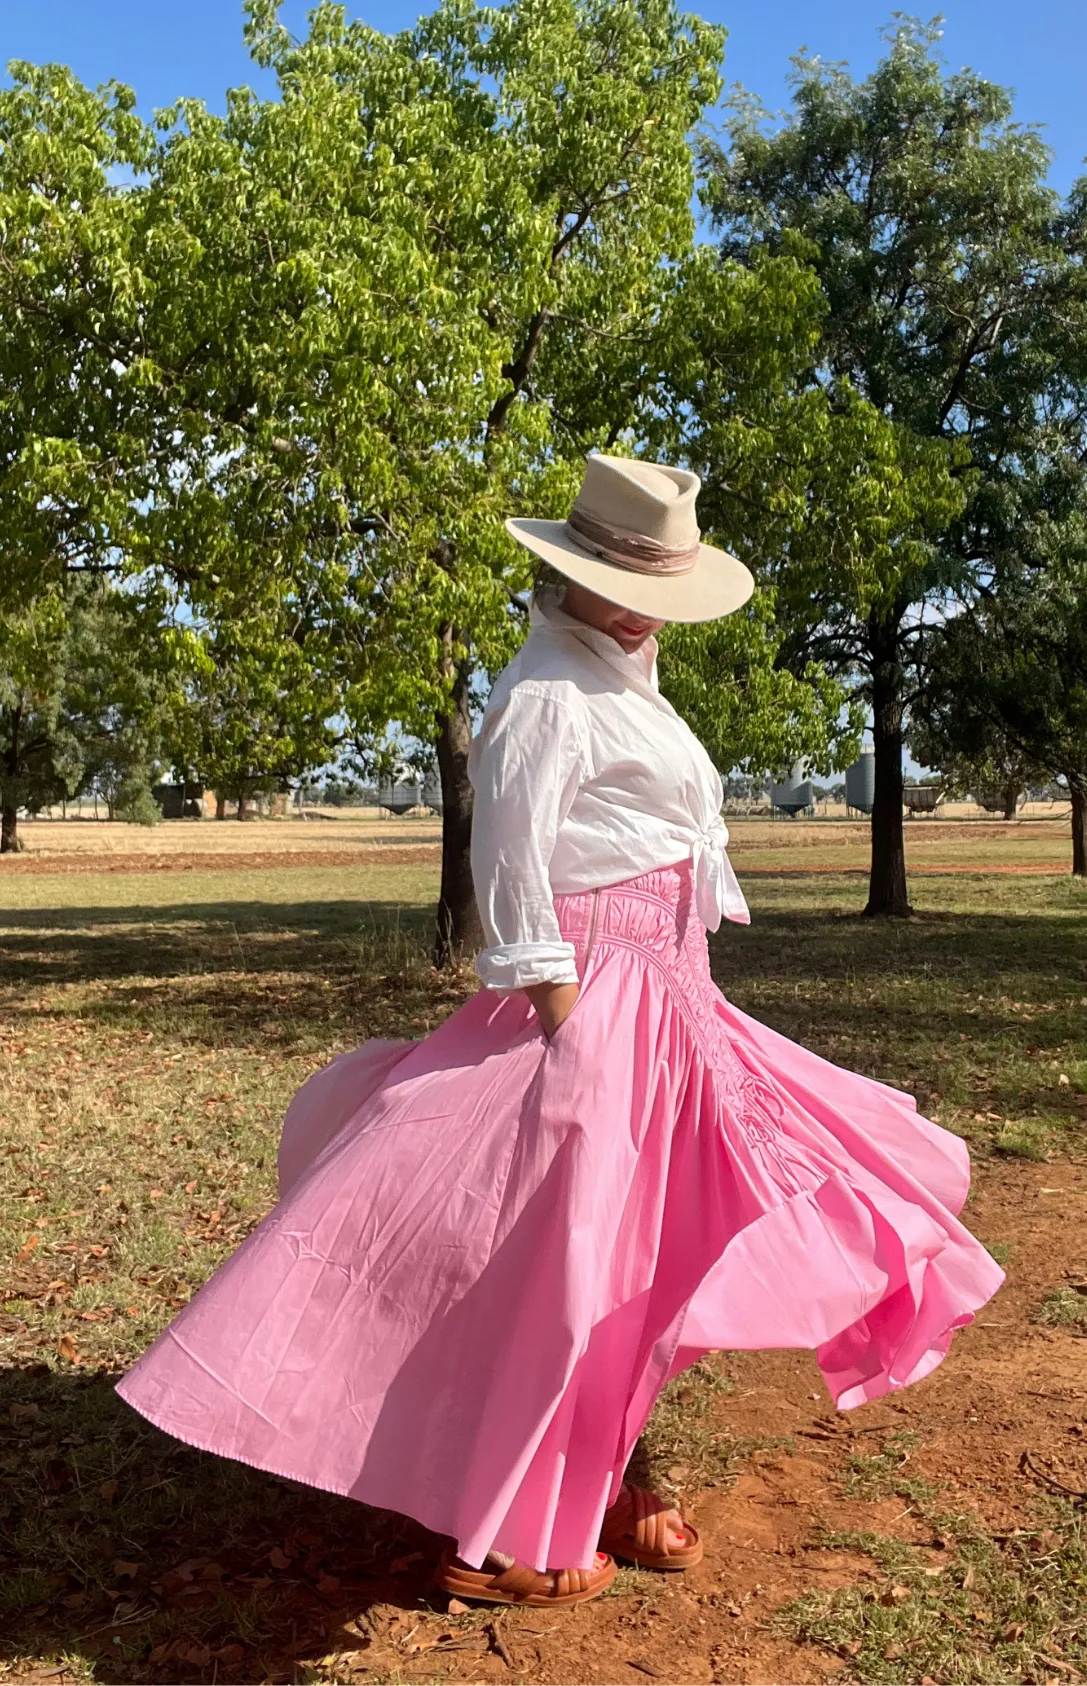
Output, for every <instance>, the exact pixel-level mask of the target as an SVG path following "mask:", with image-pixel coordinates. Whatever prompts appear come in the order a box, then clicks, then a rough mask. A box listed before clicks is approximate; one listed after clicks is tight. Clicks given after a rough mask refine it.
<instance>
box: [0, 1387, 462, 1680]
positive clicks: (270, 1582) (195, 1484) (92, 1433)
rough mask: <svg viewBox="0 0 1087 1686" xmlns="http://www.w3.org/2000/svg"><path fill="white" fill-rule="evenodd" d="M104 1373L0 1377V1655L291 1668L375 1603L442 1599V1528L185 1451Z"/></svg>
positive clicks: (171, 1670)
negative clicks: (2, 1557) (0, 1451)
mask: <svg viewBox="0 0 1087 1686" xmlns="http://www.w3.org/2000/svg"><path fill="white" fill-rule="evenodd" d="M115 1379H116V1378H115V1377H110V1376H107V1375H103V1374H98V1375H95V1376H88V1377H86V1378H83V1377H79V1376H75V1375H72V1374H64V1375H61V1374H57V1373H51V1372H49V1371H48V1370H46V1369H45V1367H44V1366H40V1367H34V1368H31V1369H26V1370H14V1371H8V1372H6V1373H4V1374H3V1376H2V1377H0V1423H2V1430H0V1439H2V1442H3V1446H4V1464H5V1468H6V1470H7V1472H8V1473H7V1474H6V1476H5V1480H4V1484H3V1488H2V1493H3V1499H2V1500H0V1512H2V1513H3V1531H4V1538H5V1544H6V1561H5V1562H4V1565H3V1574H2V1577H0V1632H2V1634H3V1639H2V1640H0V1657H4V1658H6V1659H15V1658H19V1657H24V1656H28V1655H29V1656H40V1657H47V1658H52V1657H59V1656H61V1655H63V1654H64V1653H66V1652H69V1653H71V1652H75V1653H78V1654H81V1655H82V1656H83V1657H85V1658H87V1659H88V1661H89V1662H90V1664H91V1667H92V1670H93V1675H94V1678H96V1679H102V1680H110V1681H116V1680H128V1679H133V1680H141V1681H191V1680H201V1679H208V1680H210V1679H213V1678H216V1677H218V1678H219V1679H221V1680H234V1681H248V1680H264V1679H272V1680H275V1679H280V1680H292V1679H294V1678H295V1674H296V1671H297V1670H298V1668H299V1666H300V1665H299V1661H298V1659H300V1658H303V1657H314V1656H321V1655H323V1654H325V1653H327V1652H329V1651H358V1650H360V1649H362V1648H363V1647H364V1646H365V1645H366V1644H367V1637H368V1636H367V1633H366V1612H367V1611H368V1610H370V1609H372V1608H373V1607H374V1606H375V1605H378V1604H382V1605H394V1606H400V1607H401V1608H403V1609H404V1610H408V1611H410V1610H418V1609H420V1608H421V1606H422V1605H423V1604H425V1603H429V1604H431V1605H432V1606H433V1607H434V1608H440V1607H441V1604H440V1596H441V1595H440V1594H438V1593H436V1592H435V1591H434V1589H433V1588H432V1587H431V1585H430V1577H431V1574H432V1570H433V1566H434V1563H435V1562H436V1560H437V1555H438V1553H439V1551H440V1550H441V1548H442V1545H443V1544H444V1542H443V1541H441V1540H439V1539H437V1538H436V1536H434V1535H431V1534H428V1533H427V1532H426V1531H425V1530H424V1529H422V1528H420V1527H419V1526H418V1525H417V1524H416V1523H414V1522H410V1521H408V1520H406V1519H404V1518H402V1517H396V1516H392V1515H390V1514H388V1513H386V1512H381V1511H374V1510H371V1509H370V1508H369V1507H367V1506H364V1505H361V1504H358V1503H356V1502H355V1501H353V1500H351V1499H340V1498H336V1497H335V1496H333V1495H330V1494H326V1493H321V1492H319V1491H317V1490H314V1489H310V1488H306V1487H301V1486H299V1485H297V1484H295V1483H293V1482H285V1481H282V1480H280V1479H278V1478H276V1477H273V1476H269V1475H265V1474H263V1473H261V1472H259V1471H256V1470H251V1469H249V1468H247V1467H246V1466H245V1465H242V1464H236V1463H231V1462H229V1461H227V1460H225V1459H221V1458H213V1457H210V1456H207V1455H205V1454H203V1453H199V1452H195V1451H192V1450H190V1449H189V1448H188V1447H185V1446H182V1445H180V1444H179V1443H178V1442H177V1441H175V1440H173V1439H171V1438H170V1437H169V1436H167V1435H165V1434H161V1433H160V1432H159V1431H158V1430H157V1429H154V1428H151V1427H150V1425H148V1424H147V1423H145V1422H144V1421H143V1419H142V1418H140V1417H139V1416H138V1415H137V1414H136V1413H135V1412H134V1411H132V1410H130V1409H129V1408H128V1407H127V1406H126V1405H124V1404H123V1403H122V1401H121V1400H120V1399H118V1397H117V1395H116V1394H115V1393H114V1391H113V1385H112V1384H113V1381H114V1380H115ZM405 1559H407V1560H408V1561H404V1560H405ZM350 1622H354V1623H356V1630H355V1631H350V1630H349V1629H348V1628H347V1626H346V1624H347V1623H350ZM409 1625H410V1624H409ZM359 1627H361V1629H362V1633H361V1635H360V1632H359V1631H358V1628H359ZM167 1647H168V1648H169V1652H170V1654H168V1655H163V1654H162V1651H163V1650H164V1649H165V1648H167ZM224 1648H229V1649H226V1651H225V1655H224V1656H221V1657H217V1656H216V1652H223V1651H224ZM182 1653H183V1654H182Z"/></svg>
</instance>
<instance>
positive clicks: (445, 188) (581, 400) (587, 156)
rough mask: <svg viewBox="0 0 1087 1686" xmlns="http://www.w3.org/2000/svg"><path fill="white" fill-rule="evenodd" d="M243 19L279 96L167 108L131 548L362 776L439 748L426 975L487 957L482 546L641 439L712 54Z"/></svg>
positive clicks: (662, 43)
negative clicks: (389, 739) (344, 743)
mask: <svg viewBox="0 0 1087 1686" xmlns="http://www.w3.org/2000/svg"><path fill="white" fill-rule="evenodd" d="M249 11H250V25H249V40H250V44H251V47H252V49H253V51H254V54H255V56H256V57H257V58H258V60H259V61H260V62H261V63H262V64H263V65H265V66H266V67H268V68H271V69H272V70H273V71H274V72H275V74H276V77H277V80H278V85H279V97H278V98H277V99H275V100H272V101H267V102H262V101H258V100H256V99H255V98H253V97H252V96H250V95H245V94H239V95H235V96H232V99H231V103H230V106H229V109H228V112H227V115H226V117H225V118H224V119H219V118H215V117H212V116H210V115H208V114H207V113H206V112H205V111H203V110H202V109H201V108H200V107H198V106H195V105H193V104H184V105H182V106H180V107H179V108H178V109H177V111H176V112H175V113H174V114H173V115H172V117H171V119H170V123H171V125H172V126H171V127H169V128H168V130H167V132H166V134H165V136H164V140H163V146H162V151H161V156H160V159H159V161H158V163H157V164H156V168H155V172H154V178H153V184H152V187H151V189H150V190H149V192H148V195H147V198H146V204H145V215H146V229H145V234H144V237H143V240H142V248H143V250H144V251H145V252H146V253H147V254H149V255H148V257H147V259H146V263H147V265H148V266H149V268H150V269H153V270H154V274H155V276H156V277H160V278H161V279H159V280H156V283H155V285H154V286H152V287H149V288H148V292H149V294H150V295H153V297H154V301H155V302H154V303H153V304H152V305H151V306H150V307H149V310H148V314H147V323H146V338H147V343H148V345H149V346H152V345H153V346H154V348H155V350H154V357H153V360H152V359H150V357H149V359H148V361H147V362H146V363H145V365H144V376H145V378H146V380H147V381H148V382H149V383H150V385H151V386H152V387H153V388H154V390H155V391H156V392H158V393H159V394H160V395H161V397H162V400H163V403H164V408H165V412H166V413H168V414H169V415H170V417H171V421H170V426H171V429H172V434H171V437H172V438H173V439H174V440H175V442H176V445H175V450H174V454H173V456H172V457H171V459H170V460H169V461H168V462H167V461H166V459H162V461H163V475H164V479H163V484H162V486H161V487H160V489H159V491H158V493H157V494H156V496H155V498H154V500H153V510H152V512H151V514H150V516H149V518H148V533H149V543H150V546H151V550H152V553H153V554H154V555H155V556H156V557H158V558H168V562H164V564H163V565H168V566H169V567H170V568H171V569H172V570H173V571H174V572H175V575H176V577H177V578H179V579H182V580H183V581H184V586H185V590H186V593H187V594H188V596H189V598H190V600H191V601H192V603H193V605H194V608H195V611H196V612H197V613H198V614H200V615H205V614H206V615H207V616H208V617H209V618H210V619H213V620H214V619H215V618H216V616H217V615H218V614H219V609H218V607H217V605H220V604H221V603H222V601H223V597H224V593H229V594H232V595H234V596H235V597H236V598H237V599H238V600H242V599H244V600H245V602H246V604H247V606H248V607H249V608H250V610H251V611H252V613H253V614H254V615H259V616H261V617H263V618H264V620H265V621H266V623H267V624H268V625H270V626H271V625H276V626H282V625H285V624H289V625H290V627H291V633H290V636H292V637H293V638H295V639H296V640H297V641H298V642H299V643H300V646H301V647H304V648H305V650H306V652H307V661H308V662H309V663H310V664H311V666H312V667H313V669H314V670H315V671H319V672H321V673H323V674H334V675H335V676H336V683H337V687H338V694H339V697H340V700H341V708H342V712H343V716H344V718H345V720H346V722H347V726H348V729H349V731H350V733H351V736H352V740H353V742H354V743H355V745H356V747H360V746H362V747H365V745H366V744H367V743H370V744H372V745H374V746H378V745H380V744H381V742H382V741H383V740H384V738H385V736H386V734H387V732H388V729H389V726H390V723H395V724H396V727H397V730H398V732H399V733H400V734H401V735H403V736H405V737H406V738H409V739H416V740H418V741H419V742H421V743H422V744H424V745H432V746H434V747H435V748H436V751H437V760H438V765H439V769H440V773H441V780H442V789H443V801H444V815H445V836H444V842H445V846H444V850H443V857H444V858H443V880H442V894H441V907H440V925H441V935H440V940H439V951H440V952H441V953H443V954H444V953H446V952H451V951H456V950H457V949H459V948H460V947H462V946H464V945H467V944H470V943H471V942H472V941H474V940H475V936H476V927H475V925H474V922H473V914H472V903H471V885H470V874H469V867H468V850H467V845H468V837H469V826H470V815H471V792H470V787H469V785H468V781H467V774H466V757H467V748H468V741H469V737H470V731H471V726H470V708H471V703H472V699H473V696H474V695H476V694H477V692H478V688H479V678H480V676H481V675H486V674H488V673H493V672H495V671H496V670H497V669H498V668H499V667H501V666H502V665H503V664H504V663H505V662H506V661H507V660H508V659H509V657H510V656H511V655H512V653H513V652H514V650H515V649H516V647H517V645H518V643H519V642H520V640H521V638H522V637H523V635H524V630H525V620H524V593H525V591H526V589H527V587H528V586H529V584H530V582H531V562H530V560H529V558H528V557H527V556H525V555H524V554H523V553H521V552H519V551H518V550H517V549H516V547H515V546H514V545H513V544H512V542H511V541H510V540H509V538H508V536H507V535H506V533H505V530H504V527H503V518H504V517H505V516H506V515H507V514H509V513H511V512H513V511H516V510H518V509H520V510H531V511H532V512H533V513H536V514H559V513H561V512H564V511H565V509H566V508H568V506H569V503H570V501H571V499H572V496H573V493H574V490H575V489H576V485H577V483H578V479H579V476H580V465H581V460H582V458H583V456H584V453H585V452H586V451H587V450H589V449H591V448H592V447H594V446H598V445H605V444H607V445H611V446H615V445H617V444H618V445H619V446H620V448H627V449H633V448H637V447H638V445H639V444H640V443H642V435H643V428H642V424H643V422H644V419H645V415H646V398H647V392H648V389H649V387H650V385H651V383H652V380H653V378H654V373H655V368H656V360H657V358H658V352H659V332H660V323H661V321H662V319H663V316H664V308H665V299H666V297H667V294H668V291H669V289H670V287H671V284H672V277H673V272H674V269H675V266H677V265H679V264H681V263H682V262H684V261H685V260H686V258H687V256H688V254H689V251H690V247H691V240H692V233H693V225H692V217H691V208H690V205H691V193H692V185H693V183H692V163H691V153H690V145H689V134H690V131H691V128H692V125H693V124H695V123H696V122H697V120H698V119H699V117H700V116H701V114H702V113H703V111H704V110H705V108H706V106H707V105H708V104H709V103H710V102H711V101H712V100H713V99H714V98H715V97H716V95H717V92H718V89H719V86H720V82H719V75H718V61H719V57H720V51H721V35H720V32H718V31H716V30H712V29H709V28H708V27H706V26H704V25H702V24H701V23H699V22H697V21H696V20H692V19H689V18H683V17H681V16H680V15H679V14H678V13H677V12H676V11H675V9H674V7H673V6H672V5H671V4H670V0H623V3H622V4H619V5H614V4H604V3H603V0H557V3H556V0H519V3H518V4H515V5H511V6H508V7H504V8H476V7H474V6H472V5H468V4H463V3H459V0H458V3H457V4H446V5H443V6H441V7H440V8H439V9H438V11H437V12H435V13H434V15H433V16H432V17H430V18H427V19H424V20H423V21H422V22H421V23H420V24H419V25H418V26H417V27H416V29H414V30H412V31H409V32H407V33H405V34H402V35H398V36H382V35H379V34H377V33H376V32H374V31H373V30H370V29H368V28H366V27H365V26H363V25H361V24H347V23H346V21H345V19H344V15H343V12H342V9H341V8H339V7H337V6H335V5H331V4H322V5H320V6H318V7H317V9H316V10H315V12H314V13H313V14H312V16H311V21H310V29H309V34H308V35H307V37H306V38H305V39H304V40H302V41H301V42H295V41H294V40H292V39H291V37H290V36H289V35H288V34H287V33H286V31H285V30H283V29H282V28H281V27H280V25H279V23H278V21H277V13H276V7H275V5H274V4H273V3H271V0H254V3H252V4H251V5H250V8H249ZM760 329H761V333H762V335H763V338H764V340H768V341H772V340H773V339H774V338H775V336H776V335H777V334H778V332H779V331H780V328H779V324H777V323H776V322H774V321H772V320H771V318H770V314H769V311H764V312H763V314H762V316H761V318H760ZM744 333H745V335H746V336H747V337H748V338H750V337H751V335H750V329H748V328H747V327H746V326H745V328H744ZM152 362H153V366H152ZM768 647H769V645H768V639H767V635H766V633H765V629H764V628H762V629H759V628H758V627H756V628H755V632H754V636H753V645H752V650H753V652H756V651H757V652H763V653H764V652H765V651H766V650H767V649H768ZM753 661H754V655H752V656H751V657H749V659H748V664H747V665H748V667H749V668H750V667H751V666H752V663H753ZM688 666H689V661H688ZM688 689H690V687H688ZM799 695H800V693H799V692H798V691H794V692H793V693H791V694H790V695H788V696H786V695H785V693H784V687H783V686H777V687H776V688H775V686H774V685H773V684H772V683H769V682H768V683H767V684H766V685H765V686H764V689H763V693H762V700H763V702H764V704H765V706H766V707H767V708H779V707H781V706H785V707H790V708H791V707H792V706H793V703H794V702H795V700H796V698H797V697H798V696H799ZM820 730H822V728H820ZM752 735H753V734H750V733H749V734H748V738H747V739H746V740H745V742H746V743H748V744H750V742H751V738H752ZM718 739H719V741H721V734H720V731H718ZM721 753H722V754H723V755H725V754H727V749H726V746H725V745H724V743H723V741H721Z"/></svg>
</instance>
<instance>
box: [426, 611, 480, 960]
mask: <svg viewBox="0 0 1087 1686" xmlns="http://www.w3.org/2000/svg"><path fill="white" fill-rule="evenodd" d="M458 642H459V638H458V634H457V632H456V629H455V628H454V627H451V626H446V627H443V628H442V643H443V645H444V647H445V656H444V667H445V671H446V673H447V674H449V675H451V676H452V678H453V691H452V696H451V698H450V702H451V705H452V706H451V708H450V711H449V713H448V714H445V715H443V716H442V718H441V719H440V720H439V721H438V743H437V750H438V773H439V775H440V777H441V781H442V887H441V893H440V895H439V898H438V928H437V931H436V932H435V936H434V964H435V965H436V966H452V965H455V964H456V963H457V961H458V960H462V959H464V958H465V956H466V955H469V954H473V953H475V952H476V950H477V949H480V948H482V947H483V927H482V925H481V924H480V919H479V909H478V908H477V907H476V898H475V891H474V890H473V888H472V862H471V855H470V851H471V846H472V786H471V784H470V782H469V779H468V746H469V744H470V743H471V741H472V723H471V720H470V718H469V715H468V689H469V667H468V663H467V662H466V661H464V662H461V663H460V664H459V665H458V664H457V663H456V662H455V661H454V656H453V646H454V644H456V643H458Z"/></svg>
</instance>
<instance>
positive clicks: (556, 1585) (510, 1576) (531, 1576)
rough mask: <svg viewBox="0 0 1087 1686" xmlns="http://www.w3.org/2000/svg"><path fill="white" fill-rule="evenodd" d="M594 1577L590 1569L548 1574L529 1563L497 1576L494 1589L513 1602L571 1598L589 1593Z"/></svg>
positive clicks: (561, 1570) (555, 1570) (514, 1565)
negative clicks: (533, 1599)
mask: <svg viewBox="0 0 1087 1686" xmlns="http://www.w3.org/2000/svg"><path fill="white" fill-rule="evenodd" d="M593 1573H594V1572H593V1571H592V1570H590V1569H553V1570H551V1571H550V1572H548V1573H546V1574H545V1573H543V1572H541V1571H540V1570H539V1569H532V1568H530V1567H529V1566H528V1564H527V1563H514V1564H513V1566H512V1567H511V1568H509V1569H503V1571H502V1573H501V1574H500V1575H496V1576H495V1578H494V1580H493V1581H492V1582H491V1585H492V1586H493V1587H494V1589H495V1591H496V1592H504V1593H507V1594H508V1595H509V1596H510V1597H511V1598H531V1597H537V1598H540V1597H543V1598H568V1597H569V1596H570V1595H571V1594H572V1593H576V1592H587V1591H588V1590H589V1586H590V1584H591V1582H592V1579H593ZM596 1573H597V1574H599V1573H600V1571H599V1570H597V1571H596Z"/></svg>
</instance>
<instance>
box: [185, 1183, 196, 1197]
mask: <svg viewBox="0 0 1087 1686" xmlns="http://www.w3.org/2000/svg"><path fill="white" fill-rule="evenodd" d="M195 1187H196V1184H195V1183H194V1182H192V1183H186V1184H185V1193H186V1194H191V1193H192V1192H193V1190H194V1188H195Z"/></svg>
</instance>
